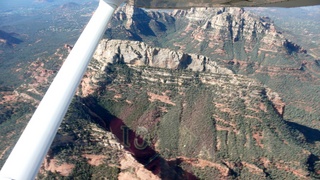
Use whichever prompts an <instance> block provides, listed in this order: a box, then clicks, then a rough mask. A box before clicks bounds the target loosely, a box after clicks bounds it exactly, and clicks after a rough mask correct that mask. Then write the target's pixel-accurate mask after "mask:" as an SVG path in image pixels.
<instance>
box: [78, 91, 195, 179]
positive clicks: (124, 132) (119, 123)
mask: <svg viewBox="0 0 320 180" xmlns="http://www.w3.org/2000/svg"><path fill="white" fill-rule="evenodd" d="M82 102H83V103H84V104H85V105H86V107H87V108H88V111H90V112H88V113H89V114H90V116H91V117H92V119H93V120H94V121H95V123H97V124H99V125H100V126H101V127H102V128H103V129H105V130H106V131H109V132H112V133H113V134H114V135H115V136H116V137H117V139H118V140H119V141H120V142H121V144H122V145H123V146H124V147H125V149H126V150H127V151H129V152H130V153H131V154H132V155H133V157H134V158H135V159H136V160H137V161H138V162H139V163H140V164H142V165H144V167H145V168H146V169H148V170H149V171H151V172H152V173H153V174H155V175H157V176H159V177H160V178H161V179H189V180H193V179H198V178H197V177H196V176H194V175H193V174H191V173H189V172H187V171H185V170H183V169H182V168H181V167H179V166H176V165H172V163H170V162H168V161H167V160H165V159H164V158H163V157H161V156H160V155H159V154H158V153H157V152H156V151H155V150H154V149H153V148H152V147H150V146H149V145H147V143H146V141H144V140H143V139H142V138H141V137H140V136H139V135H137V134H136V133H135V132H134V131H133V130H132V129H130V128H129V127H128V126H126V124H125V123H124V122H123V120H121V119H119V118H117V117H116V116H113V115H112V114H110V112H109V111H108V110H106V109H104V108H103V107H102V106H100V105H98V104H97V102H96V100H95V99H94V98H92V97H87V98H84V99H82Z"/></svg>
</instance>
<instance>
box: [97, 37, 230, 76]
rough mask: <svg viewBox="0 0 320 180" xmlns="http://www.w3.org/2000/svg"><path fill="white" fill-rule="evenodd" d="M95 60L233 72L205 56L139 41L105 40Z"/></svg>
mask: <svg viewBox="0 0 320 180" xmlns="http://www.w3.org/2000/svg"><path fill="white" fill-rule="evenodd" d="M94 58H95V59H97V60H98V61H100V62H101V64H104V65H105V64H108V63H111V64H112V63H119V62H123V63H126V64H128V65H133V66H152V67H159V68H168V69H191V70H193V71H208V72H213V73H226V74H232V71H231V70H229V69H227V68H222V67H219V66H218V65H217V63H216V62H214V61H212V60H210V59H209V58H207V57H205V56H202V55H196V54H185V53H183V52H179V51H172V50H170V49H162V48H154V47H151V46H149V45H147V44H145V43H143V42H137V41H134V42H133V41H120V40H107V39H104V40H102V41H101V43H100V44H99V45H98V48H97V50H96V52H95V54H94Z"/></svg>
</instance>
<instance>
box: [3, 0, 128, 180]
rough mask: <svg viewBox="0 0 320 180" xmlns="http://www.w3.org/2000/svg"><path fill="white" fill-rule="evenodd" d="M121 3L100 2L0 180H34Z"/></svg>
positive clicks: (115, 0) (114, 1) (11, 156)
mask: <svg viewBox="0 0 320 180" xmlns="http://www.w3.org/2000/svg"><path fill="white" fill-rule="evenodd" d="M122 2H123V1H122V0H100V3H99V6H98V8H97V10H96V12H95V13H94V14H93V16H92V18H91V20H90V21H89V23H88V25H87V26H86V28H85V29H84V31H83V32H82V34H81V36H80V37H79V39H78V41H77V42H76V44H75V46H74V48H73V49H72V51H71V53H70V54H69V56H68V58H67V59H66V61H65V62H64V64H63V66H62V67H61V69H60V71H59V73H58V74H57V76H56V77H55V79H54V81H53V82H52V84H51V85H50V87H49V89H48V91H47V92H46V94H45V96H44V97H43V99H42V101H41V102H40V104H39V106H38V108H37V110H36V111H35V113H34V114H33V116H32V118H31V120H30V122H29V123H28V125H27V127H26V129H25V130H24V132H23V134H22V135H21V137H20V139H19V140H18V142H17V144H16V145H15V147H14V149H13V150H12V152H11V154H10V156H9V158H8V159H7V161H6V163H5V164H4V166H3V167H2V169H1V172H0V179H1V180H3V179H15V180H29V179H30V180H32V179H35V177H36V175H37V173H38V171H39V168H40V166H41V163H42V162H43V160H44V157H45V156H46V154H47V152H48V150H49V147H50V145H51V143H52V141H53V139H54V137H55V135H56V133H57V130H58V128H59V126H60V124H61V121H62V119H63V117H64V115H65V113H66V111H67V109H68V106H69V104H70V102H71V100H72V97H73V96H74V93H75V91H76V89H77V87H78V85H79V83H80V81H81V79H82V76H83V74H84V73H85V71H86V69H87V66H88V64H89V62H90V60H91V58H92V55H93V53H94V51H95V49H96V47H97V45H98V43H99V41H100V39H101V37H102V35H103V34H104V32H105V30H106V27H107V24H108V22H109V20H110V19H111V17H112V15H113V13H114V10H115V9H116V8H117V7H118V6H119V5H120V4H121V3H122Z"/></svg>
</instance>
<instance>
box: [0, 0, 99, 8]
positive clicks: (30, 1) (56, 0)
mask: <svg viewBox="0 0 320 180" xmlns="http://www.w3.org/2000/svg"><path fill="white" fill-rule="evenodd" d="M90 1H96V0H0V9H1V10H12V9H14V8H29V7H33V6H37V5H41V4H52V5H54V4H61V3H65V2H77V3H83V2H90Z"/></svg>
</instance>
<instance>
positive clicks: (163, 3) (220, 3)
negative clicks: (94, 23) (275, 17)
mask: <svg viewBox="0 0 320 180" xmlns="http://www.w3.org/2000/svg"><path fill="white" fill-rule="evenodd" d="M128 4H130V5H134V6H136V7H143V8H154V9H170V8H175V9H181V8H190V7H299V6H312V5H320V0H128Z"/></svg>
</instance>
